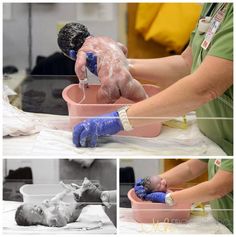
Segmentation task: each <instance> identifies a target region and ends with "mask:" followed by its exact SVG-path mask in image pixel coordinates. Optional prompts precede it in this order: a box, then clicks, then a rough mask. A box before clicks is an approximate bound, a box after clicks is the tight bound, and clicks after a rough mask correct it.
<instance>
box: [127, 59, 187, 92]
mask: <svg viewBox="0 0 236 237" xmlns="http://www.w3.org/2000/svg"><path fill="white" fill-rule="evenodd" d="M129 71H130V72H131V74H132V76H133V77H134V78H135V79H137V80H140V81H142V80H145V81H150V83H155V84H157V85H159V86H160V88H161V89H165V88H167V87H168V86H170V85H171V84H173V83H175V82H176V81H178V80H179V79H180V78H183V77H184V76H186V75H188V74H189V73H190V66H188V65H187V64H186V62H185V60H184V59H183V57H182V56H181V55H176V56H170V57H164V58H156V59H129Z"/></svg>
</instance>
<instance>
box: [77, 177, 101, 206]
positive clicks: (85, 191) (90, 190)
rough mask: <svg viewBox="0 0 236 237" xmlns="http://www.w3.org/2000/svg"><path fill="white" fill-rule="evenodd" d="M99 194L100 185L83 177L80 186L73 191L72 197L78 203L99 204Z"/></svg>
mask: <svg viewBox="0 0 236 237" xmlns="http://www.w3.org/2000/svg"><path fill="white" fill-rule="evenodd" d="M101 194H102V190H101V189H100V186H99V185H95V184H93V183H92V182H91V181H90V180H88V179H87V178H85V179H84V182H83V184H82V187H81V188H80V189H78V191H75V192H74V199H75V201H76V202H79V203H80V204H88V205H99V204H103V202H102V199H101Z"/></svg>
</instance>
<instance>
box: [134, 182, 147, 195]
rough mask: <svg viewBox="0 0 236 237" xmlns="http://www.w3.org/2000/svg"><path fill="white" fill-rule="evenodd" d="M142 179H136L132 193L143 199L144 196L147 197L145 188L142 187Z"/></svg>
mask: <svg viewBox="0 0 236 237" xmlns="http://www.w3.org/2000/svg"><path fill="white" fill-rule="evenodd" d="M143 181H144V180H143V179H142V178H139V179H137V181H136V183H135V186H134V191H135V193H136V195H137V196H138V197H139V198H141V199H144V198H145V196H146V195H147V193H146V190H145V188H144V187H143Z"/></svg>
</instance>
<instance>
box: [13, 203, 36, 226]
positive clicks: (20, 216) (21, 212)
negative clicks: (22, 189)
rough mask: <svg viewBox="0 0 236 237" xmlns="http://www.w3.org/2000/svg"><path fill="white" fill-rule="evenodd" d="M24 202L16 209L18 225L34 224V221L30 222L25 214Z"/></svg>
mask: <svg viewBox="0 0 236 237" xmlns="http://www.w3.org/2000/svg"><path fill="white" fill-rule="evenodd" d="M23 208H24V204H23V205H20V206H19V207H18V208H17V210H16V214H15V220H16V223H17V225H21V226H30V225H33V224H32V223H30V222H29V221H28V220H27V218H26V217H25V215H24V209H23Z"/></svg>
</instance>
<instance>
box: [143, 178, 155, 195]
mask: <svg viewBox="0 0 236 237" xmlns="http://www.w3.org/2000/svg"><path fill="white" fill-rule="evenodd" d="M143 187H144V188H145V190H146V191H147V192H152V191H153V190H152V185H151V178H150V177H149V176H148V177H145V178H144V179H143Z"/></svg>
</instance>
